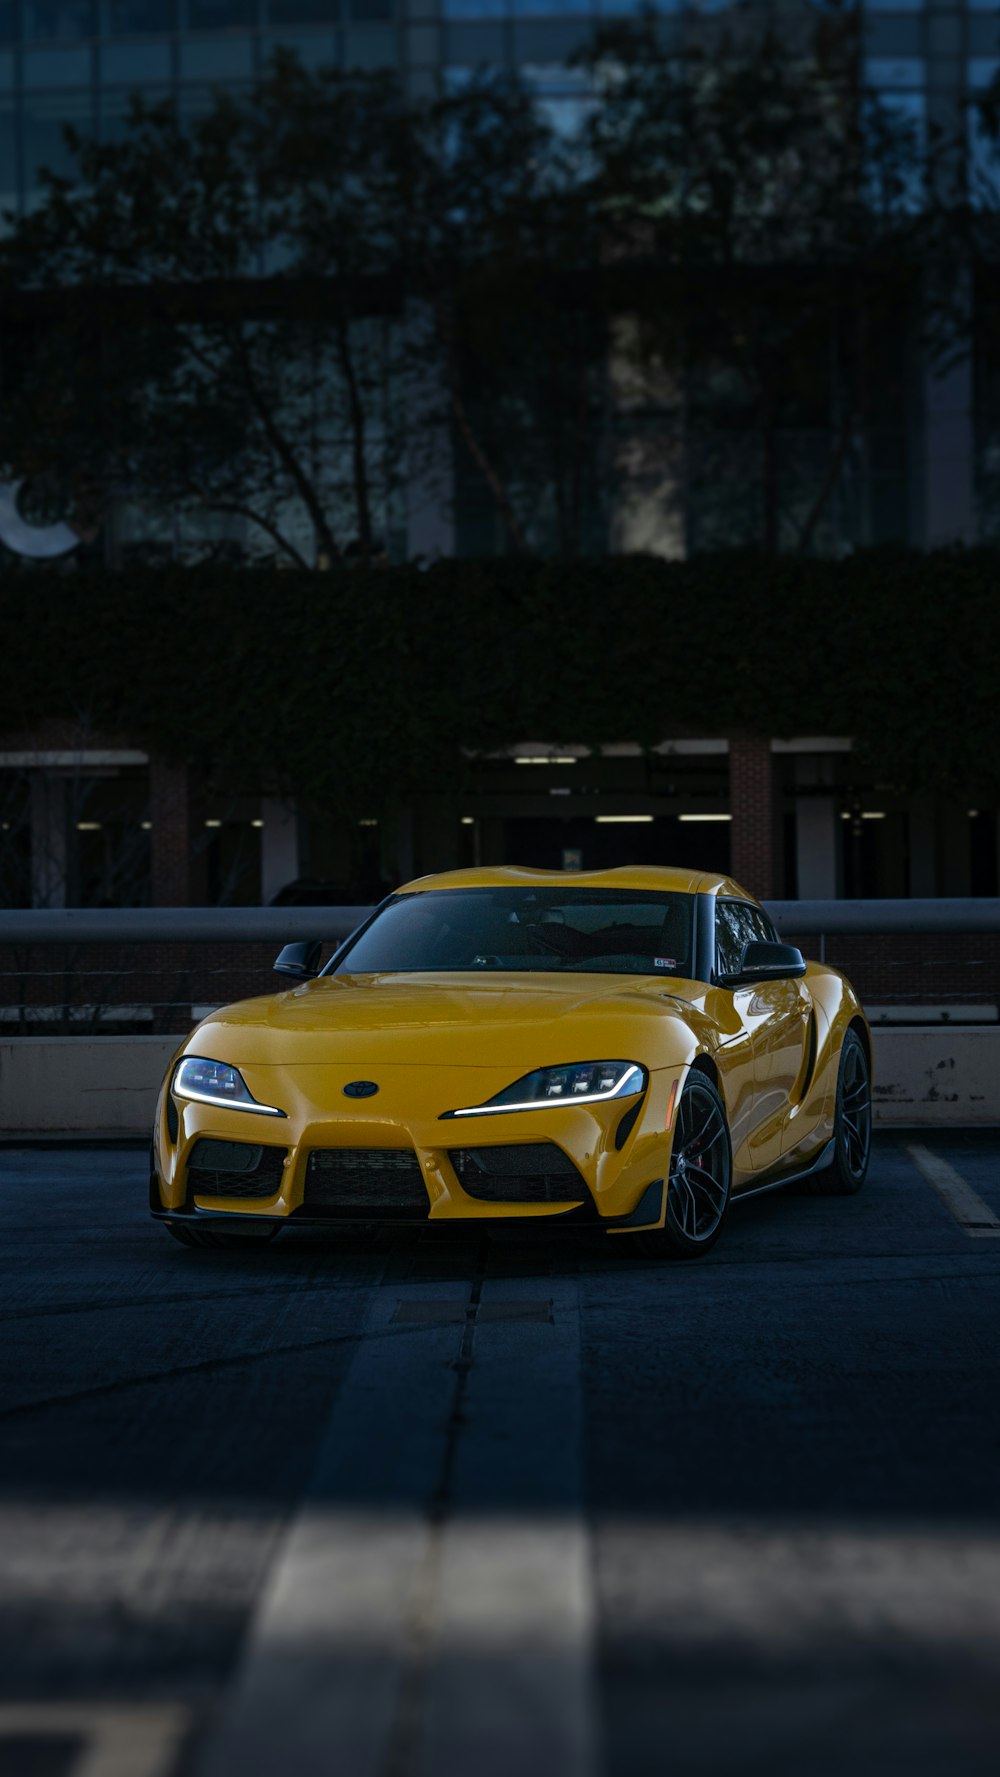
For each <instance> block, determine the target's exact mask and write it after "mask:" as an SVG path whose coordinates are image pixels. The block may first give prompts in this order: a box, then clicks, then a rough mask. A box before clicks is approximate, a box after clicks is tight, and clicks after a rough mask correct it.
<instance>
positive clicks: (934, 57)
mask: <svg viewBox="0 0 1000 1777" xmlns="http://www.w3.org/2000/svg"><path fill="white" fill-rule="evenodd" d="M721 9H722V7H721V0H700V4H697V3H696V5H695V6H694V7H691V6H686V7H682V6H680V5H678V4H674V3H673V0H669V3H664V4H661V6H660V11H661V12H662V13H663V14H664V19H665V28H667V29H669V20H670V19H671V17H673V18H678V17H679V15H680V13H681V12H682V11H688V12H690V11H692V10H696V11H704V12H706V13H715V12H718V11H720V10H721ZM633 10H635V7H634V0H0V209H12V210H17V209H21V210H22V211H23V210H24V209H26V208H30V206H31V203H32V197H33V193H34V192H35V191H36V190H37V186H38V177H39V172H40V169H41V168H42V167H50V168H52V169H53V170H55V171H56V172H61V173H65V172H67V171H68V170H69V157H68V153H67V150H66V147H65V144H64V141H63V129H64V126H65V125H66V124H67V123H70V124H73V125H74V126H75V127H76V128H77V129H80V130H83V131H94V132H95V133H97V134H98V135H99V136H100V137H101V138H102V139H105V140H111V139H113V138H115V137H116V136H117V135H118V134H120V132H121V131H122V129H123V127H124V124H125V120H126V118H127V114H128V103H129V95H130V94H131V93H132V92H133V91H139V92H140V93H142V94H143V95H144V96H145V97H146V98H147V99H149V100H159V99H162V98H172V99H173V100H174V102H175V103H176V104H177V106H178V109H179V112H180V114H181V115H182V116H188V117H191V116H195V115H197V114H198V113H199V111H202V110H204V109H205V108H206V106H207V105H208V103H209V102H210V96H211V93H212V91H213V89H215V88H217V87H222V88H226V87H229V88H231V89H238V88H240V87H245V86H246V85H247V84H248V83H249V82H251V81H252V80H253V79H254V77H255V75H256V74H257V73H259V72H260V71H261V69H262V68H263V67H264V65H265V63H266V62H267V60H268V58H269V57H270V55H271V54H272V53H273V51H274V50H275V48H277V47H278V46H279V45H285V46H288V47H289V48H291V49H293V50H295V51H296V52H297V54H298V55H299V56H300V57H301V59H302V61H303V63H304V64H305V65H306V66H307V67H318V66H323V65H334V66H338V67H342V68H368V69H373V68H397V69H398V70H399V72H400V74H401V76H402V79H403V81H404V85H405V88H406V90H407V91H408V92H409V93H411V94H412V95H414V96H426V95H428V94H430V93H432V92H433V91H435V90H438V89H439V88H440V86H441V85H442V84H444V85H448V84H451V85H459V84H461V83H462V81H463V80H465V79H467V78H468V75H469V73H470V71H471V70H473V69H475V68H477V67H481V66H483V65H497V64H500V65H505V66H518V67H520V68H521V70H522V71H523V73H524V74H525V75H526V77H527V78H528V80H529V81H530V83H531V84H532V85H533V87H534V89H535V91H536V93H537V94H538V97H539V99H540V101H541V102H542V104H543V106H544V107H545V109H546V111H547V113H548V114H549V116H550V117H551V119H552V121H553V122H555V123H556V124H557V125H558V126H559V127H564V128H567V129H571V128H572V127H573V126H574V124H575V123H576V122H577V121H578V119H579V117H580V114H581V109H582V108H583V107H585V106H586V104H587V102H588V99H587V93H586V87H585V83H583V82H582V81H581V76H580V74H579V72H578V71H576V70H573V69H571V68H570V67H569V66H568V64H569V61H570V58H571V57H572V55H573V53H574V51H576V50H578V49H579V48H580V47H581V46H582V45H583V44H584V43H585V42H586V41H587V39H588V38H589V36H590V35H591V33H592V32H593V30H594V27H595V25H599V24H600V23H601V22H602V21H610V20H612V19H613V18H615V17H616V16H617V17H621V16H623V15H625V14H627V13H629V12H631V11H633ZM865 50H866V57H867V61H866V74H867V78H868V81H869V82H870V84H871V85H872V86H873V87H876V88H878V89H879V90H880V91H881V92H883V93H884V94H886V95H887V96H889V97H890V98H891V101H892V103H893V105H894V106H896V107H898V108H899V110H900V111H902V112H903V113H905V114H906V115H907V116H909V117H911V118H913V119H914V120H915V121H917V122H918V123H919V124H921V125H926V126H927V127H928V128H929V129H932V130H933V129H943V130H945V131H949V130H950V129H953V128H955V127H956V123H957V124H958V125H959V126H960V125H961V121H962V119H963V117H964V107H965V105H966V102H967V100H968V98H969V97H970V95H974V94H975V92H976V91H977V90H979V89H982V88H983V87H984V86H985V85H986V84H988V82H989V80H990V79H991V78H992V77H993V74H994V72H995V71H996V70H997V68H998V67H1000V10H998V5H997V0H923V3H922V4H921V3H920V0H868V3H867V6H866V10H865ZM970 144H971V147H972V150H973V160H975V156H976V153H977V146H978V145H977V139H976V134H975V130H974V127H973V126H970ZM926 376H927V373H926V371H925V370H924V369H919V368H918V369H917V370H916V379H915V383H914V381H913V378H912V377H911V378H910V387H911V389H912V388H914V387H915V388H916V393H915V394H912V396H911V395H910V394H908V395H907V399H906V403H904V404H903V406H901V405H899V404H898V403H897V404H895V407H894V412H893V415H892V418H891V421H888V422H887V427H886V430H885V432H884V434H883V433H881V432H879V429H878V424H876V434H877V436H874V437H873V446H872V451H871V455H870V461H869V464H868V467H867V469H866V471H865V474H866V478H867V486H868V490H869V492H868V494H867V495H866V496H865V497H866V498H868V499H869V504H870V506H871V518H870V522H869V521H866V524H867V528H868V530H869V531H870V534H871V537H872V538H873V539H874V538H877V537H880V536H884V535H889V536H899V535H908V536H909V538H910V540H911V541H914V542H921V541H932V540H935V538H938V537H945V538H947V537H950V536H951V535H953V534H956V531H957V533H959V534H964V533H965V532H966V531H967V530H968V526H967V525H965V524H964V522H960V520H959V519H958V518H955V517H953V516H952V514H953V512H954V511H956V510H957V508H956V507H955V498H954V495H953V492H949V493H948V494H947V498H945V497H944V495H943V494H942V489H944V488H945V487H947V488H948V489H952V490H953V489H954V487H955V486H957V482H956V479H955V474H954V473H953V470H954V464H955V454H956V453H955V442H954V438H952V436H951V434H949V438H948V440H945V443H944V444H942V450H944V449H945V445H946V446H947V454H948V463H949V465H950V467H949V473H948V476H947V477H945V476H943V474H942V473H941V472H940V464H939V463H938V460H937V455H936V450H935V446H934V442H933V438H934V434H935V424H936V422H935V418H934V416H935V415H936V414H937V413H938V411H939V409H941V407H942V402H944V405H945V406H947V407H948V409H949V411H950V412H951V413H952V416H953V417H954V413H955V411H957V410H961V412H962V414H963V416H965V417H964V418H963V421H962V424H963V426H964V427H965V432H963V438H964V437H965V434H966V433H968V438H967V440H966V442H965V443H963V445H962V452H961V453H959V454H962V453H965V456H967V458H968V461H967V463H963V467H962V471H961V475H962V476H964V478H965V483H966V484H967V485H971V480H972V478H973V464H972V455H973V447H972V442H971V393H970V390H969V389H960V388H958V387H957V385H956V386H955V387H954V388H951V387H949V390H948V392H947V397H946V398H945V396H943V395H942V394H941V392H940V390H939V389H938V388H937V385H935V386H934V387H933V388H932V387H931V385H930V383H929V382H927V381H926ZM904 406H905V409H906V411H905V412H904ZM937 429H938V430H941V427H938V428H937ZM904 435H905V436H904ZM991 435H992V434H991ZM942 439H944V432H943V431H942ZM949 440H950V441H949ZM798 448H799V446H798V444H796V445H795V449H796V450H798ZM459 479H460V478H459ZM963 497H964V496H963ZM969 500H971V496H969V497H968V500H967V502H966V503H967V504H968V501H969ZM942 501H943V505H942ZM958 504H959V506H961V505H962V499H959V502H958ZM474 505H475V502H474V501H471V504H470V510H471V507H474ZM938 507H941V508H942V509H941V511H940V512H939V514H938V516H937V517H936V518H935V517H934V512H935V511H936V510H937V508H938ZM945 507H946V508H947V510H944V508H945ZM881 510H884V512H885V517H884V520H883V519H880V518H879V517H878V512H879V511H881ZM463 524H464V521H460V522H459V525H458V532H459V541H461V540H462V532H463ZM465 528H468V527H467V525H466V526H465ZM849 528H850V527H849ZM481 531H482V527H478V528H477V527H476V526H475V525H473V526H472V531H471V532H470V534H469V536H468V538H467V539H466V542H467V546H468V547H470V548H471V547H475V548H477V549H478V548H481V547H488V546H489V539H488V538H487V537H486V535H485V534H484V533H483V534H481ZM473 533H474V534H473ZM643 536H644V533H643ZM618 543H619V546H623V547H631V546H638V544H637V543H636V540H635V539H634V538H633V537H632V535H631V532H627V534H626V533H625V532H623V534H622V535H621V537H620V538H618Z"/></svg>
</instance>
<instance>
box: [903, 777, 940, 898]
mask: <svg viewBox="0 0 1000 1777" xmlns="http://www.w3.org/2000/svg"><path fill="white" fill-rule="evenodd" d="M937 892H938V886H937V820H936V810H935V806H934V798H933V796H915V797H914V799H913V801H912V803H911V804H910V894H911V895H912V896H913V897H914V898H915V899H921V900H923V899H927V898H928V897H929V896H931V895H936V894H937Z"/></svg>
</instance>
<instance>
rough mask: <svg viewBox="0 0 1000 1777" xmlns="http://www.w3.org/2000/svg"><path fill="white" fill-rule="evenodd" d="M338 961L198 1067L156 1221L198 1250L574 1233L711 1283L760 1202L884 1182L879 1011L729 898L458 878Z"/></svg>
mask: <svg viewBox="0 0 1000 1777" xmlns="http://www.w3.org/2000/svg"><path fill="white" fill-rule="evenodd" d="M322 948H323V947H322V943H321V941H320V940H316V941H315V942H312V943H306V944H290V945H286V947H285V949H284V950H283V951H282V953H281V955H280V956H279V958H278V961H277V963H276V965H275V967H276V968H277V970H278V972H279V973H280V974H283V975H285V976H291V977H292V978H293V980H294V981H295V983H296V985H295V986H292V987H289V988H286V989H285V991H284V992H279V993H275V994H269V995H267V996H266V997H264V998H263V999H253V1000H244V1001H242V1002H241V1003H239V1004H238V1005H234V1006H227V1007H225V1008H224V1009H223V1010H222V1011H219V1012H214V1013H213V1014H212V1015H211V1016H210V1017H209V1018H206V1019H205V1020H204V1022H203V1023H201V1024H199V1025H198V1026H197V1027H196V1028H195V1029H194V1030H193V1031H192V1032H191V1035H190V1036H189V1037H188V1038H187V1040H186V1041H185V1043H184V1044H183V1046H182V1048H181V1049H180V1051H179V1052H178V1054H177V1055H176V1056H175V1057H174V1060H173V1061H172V1063H171V1065H170V1070H169V1073H168V1075H167V1078H166V1080H165V1081H164V1085H163V1091H162V1093H161V1096H160V1101H159V1105H158V1108H157V1114H156V1128H155V1132H154V1139H153V1165H152V1177H151V1191H150V1195H151V1207H152V1211H153V1214H154V1215H155V1216H157V1217H159V1218H160V1219H161V1220H162V1221H164V1222H165V1223H166V1226H167V1227H168V1229H169V1230H170V1232H171V1234H173V1235H175V1236H176V1237H177V1239H178V1240H181V1241H184V1242H186V1243H187V1244H189V1245H192V1246H219V1245H230V1244H235V1243H236V1242H242V1241H246V1240H250V1239H253V1238H258V1239H260V1238H270V1237H273V1236H274V1235H275V1234H276V1233H277V1232H278V1230H279V1229H280V1228H282V1227H283V1226H284V1225H285V1224H286V1223H289V1222H290V1223H294V1224H296V1225H302V1224H303V1223H305V1224H316V1223H323V1224H324V1225H331V1224H336V1223H338V1222H340V1223H343V1222H348V1221H351V1222H358V1221H363V1222H382V1221H405V1222H426V1221H431V1222H444V1221H484V1222H491V1221H492V1222H495V1221H498V1220H500V1219H501V1218H502V1219H504V1220H507V1219H510V1218H520V1219H522V1220H528V1219H529V1218H530V1219H532V1220H535V1219H537V1218H539V1217H547V1218H550V1219H559V1220H562V1221H566V1222H589V1223H591V1224H592V1225H593V1226H594V1227H603V1228H604V1229H606V1230H607V1232H608V1233H609V1234H616V1235H622V1236H624V1237H625V1238H626V1239H627V1240H628V1241H629V1242H630V1243H631V1244H632V1245H633V1246H635V1247H638V1248H639V1250H640V1251H642V1252H643V1253H645V1254H648V1255H659V1254H662V1255H663V1256H665V1257H670V1256H672V1257H680V1258H689V1257H695V1256H697V1255H698V1254H699V1253H703V1252H706V1251H707V1250H708V1248H709V1247H711V1246H712V1245H713V1243H714V1242H715V1241H716V1240H717V1239H718V1237H719V1234H720V1232H721V1230H722V1226H723V1223H724V1221H725V1218H726V1213H727V1211H728V1209H729V1206H730V1203H731V1201H732V1200H733V1198H735V1197H747V1196H752V1195H754V1194H755V1193H756V1192H759V1191H770V1190H774V1189H776V1188H777V1187H779V1186H781V1185H785V1184H788V1183H790V1182H791V1181H793V1180H795V1181H798V1180H808V1181H809V1188H811V1189H816V1190H820V1191H824V1192H831V1193H841V1192H843V1193H847V1192H853V1191H857V1190H859V1189H860V1187H861V1185H862V1184H863V1183H864V1179H865V1174H866V1172H867V1169H868V1155H869V1147H870V1141H871V1091H870V1080H871V1041H870V1036H869V1031H868V1025H867V1022H866V1020H865V1016H864V1013H863V1012H862V1010H861V1006H860V1004H859V1002H858V1000H857V998H856V996H855V994H854V993H853V991H852V989H851V987H850V986H849V984H848V983H847V981H846V980H845V979H844V977H843V975H840V974H838V973H837V971H836V969H830V968H827V967H826V966H825V965H824V964H821V963H806V962H804V961H803V959H802V956H801V953H800V952H799V951H798V950H796V949H794V948H793V947H792V946H791V945H788V944H782V943H780V942H779V940H778V935H777V933H776V931H775V929H774V927H773V925H772V924H771V921H770V920H769V918H768V916H767V914H766V913H765V911H764V909H763V908H762V907H761V906H760V905H759V903H758V902H756V901H755V900H754V899H753V898H752V896H750V895H748V894H747V893H746V892H745V891H744V890H743V889H741V888H740V887H739V886H738V884H737V883H735V882H733V881H731V880H730V879H729V878H728V877H726V876H718V875H706V874H703V873H699V872H698V871H689V870H667V869H657V868H651V867H642V868H639V867H637V868H634V869H631V868H629V869H618V870H604V871H599V872H598V871H594V872H590V873H580V874H574V875H565V874H562V873H556V872H551V871H544V870H524V869H478V870H453V871H449V872H448V873H447V874H445V875H440V876H425V877H422V878H421V879H420V880H419V881H417V882H411V883H408V884H407V885H406V886H405V888H401V889H399V890H398V891H397V892H396V893H395V894H393V895H390V896H389V898H388V899H387V900H386V901H384V902H383V903H382V904H381V906H380V907H378V908H377V909H376V911H375V913H374V914H373V915H372V917H371V918H370V919H369V920H368V921H367V922H366V923H365V924H364V925H362V926H361V927H360V928H359V929H358V931H356V932H355V933H354V934H353V935H352V936H351V937H350V938H349V939H348V940H347V942H346V943H344V944H342V945H341V946H340V948H339V949H337V950H336V951H335V952H334V954H333V955H332V956H331V958H330V960H329V961H328V962H327V964H326V966H325V967H324V968H323V969H322V970H321V969H320V967H319V964H320V958H321V955H322Z"/></svg>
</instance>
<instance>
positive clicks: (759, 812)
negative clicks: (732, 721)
mask: <svg viewBox="0 0 1000 1777" xmlns="http://www.w3.org/2000/svg"><path fill="white" fill-rule="evenodd" d="M729 807H730V810H731V811H732V816H733V820H732V825H731V827H730V829H729V833H730V841H731V846H730V869H731V871H732V874H733V876H734V877H735V878H736V881H737V882H738V883H739V884H740V885H741V887H743V888H745V889H749V890H750V893H751V894H752V895H756V896H757V899H758V900H760V901H766V900H769V899H770V898H771V896H772V895H773V894H774V854H775V839H776V837H777V820H778V811H777V806H776V796H775V788H774V764H773V761H772V758H771V743H770V741H769V740H761V739H760V738H759V737H758V736H757V735H751V734H743V735H739V736H737V737H736V738H735V739H732V740H730V742H729Z"/></svg>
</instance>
